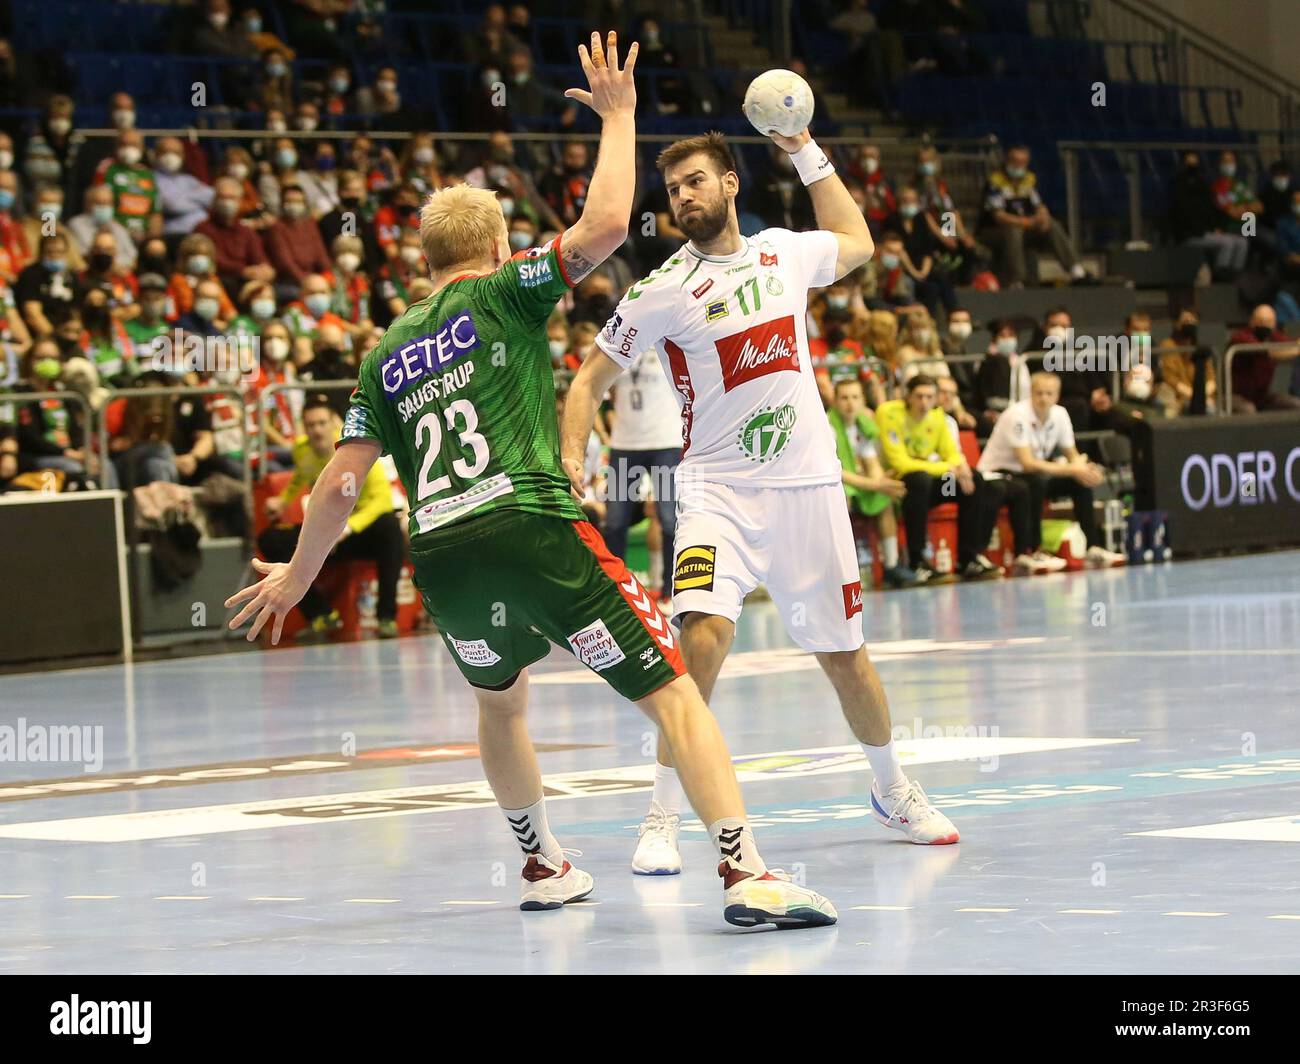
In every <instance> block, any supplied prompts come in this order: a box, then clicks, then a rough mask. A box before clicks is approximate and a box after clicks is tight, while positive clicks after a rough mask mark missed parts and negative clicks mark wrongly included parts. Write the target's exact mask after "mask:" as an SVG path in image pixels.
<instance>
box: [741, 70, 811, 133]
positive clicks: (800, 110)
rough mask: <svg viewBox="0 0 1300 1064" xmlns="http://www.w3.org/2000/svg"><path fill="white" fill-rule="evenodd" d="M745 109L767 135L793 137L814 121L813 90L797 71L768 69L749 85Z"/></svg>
mask: <svg viewBox="0 0 1300 1064" xmlns="http://www.w3.org/2000/svg"><path fill="white" fill-rule="evenodd" d="M741 110H742V111H744V112H745V117H746V118H748V119H749V121H750V124H751V125H752V126H753V127H754V128H755V129H757V130H758V131H759V132H760V133H762V134H763V135H764V136H769V135H770V134H772V133H779V134H781V136H783V137H793V136H794V135H795V134H796V133H802V132H803V131H804V130H805V129H807V128H808V123H809V122H811V121H812V114H813V94H812V89H811V88H810V87H809V85H808V82H806V81H804V79H803V78H801V77H800V76H799V75H798V74H796V73H795V72H794V71H793V70H767V71H764V72H763V73H762V74H759V75H758V77H756V78H755V79H754V80H753V81H751V82H750V83H749V88H748V89H746V90H745V103H744V106H742V107H741Z"/></svg>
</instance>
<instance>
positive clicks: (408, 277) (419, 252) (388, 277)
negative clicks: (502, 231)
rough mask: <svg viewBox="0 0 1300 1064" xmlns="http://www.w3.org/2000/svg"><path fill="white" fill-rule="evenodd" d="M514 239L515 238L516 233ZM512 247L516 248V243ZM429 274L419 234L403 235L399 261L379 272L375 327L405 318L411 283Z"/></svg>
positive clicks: (408, 233)
mask: <svg viewBox="0 0 1300 1064" xmlns="http://www.w3.org/2000/svg"><path fill="white" fill-rule="evenodd" d="M511 236H512V237H513V236H514V231H513V230H512V231H511ZM510 246H511V247H514V241H513V240H511V245H510ZM525 246H526V247H527V246H530V245H525ZM517 250H518V249H517ZM427 273H428V271H427V269H426V268H425V263H424V250H423V248H422V246H421V244H420V234H419V233H418V232H412V231H410V230H407V231H405V232H403V233H402V236H401V238H400V240H399V241H398V248H397V257H396V258H394V259H390V260H389V261H388V262H385V263H384V264H383V265H382V266H381V267H380V268H379V275H378V280H377V282H376V284H375V298H374V300H373V303H372V305H371V310H372V311H373V312H374V317H375V320H376V324H379V325H384V326H387V325H388V324H390V323H391V322H392V321H394V320H395V319H396V318H397V317H398V316H399V315H401V314H403V313H404V312H405V311H406V308H407V307H408V306H410V305H411V303H412V302H413V300H412V299H411V290H410V285H411V282H412V281H413V280H415V279H416V278H417V277H421V276H425V275H427Z"/></svg>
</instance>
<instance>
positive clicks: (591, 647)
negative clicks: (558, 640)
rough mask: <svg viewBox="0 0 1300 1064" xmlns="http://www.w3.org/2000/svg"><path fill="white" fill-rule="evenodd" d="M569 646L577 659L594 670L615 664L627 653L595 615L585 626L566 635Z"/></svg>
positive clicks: (600, 669)
mask: <svg viewBox="0 0 1300 1064" xmlns="http://www.w3.org/2000/svg"><path fill="white" fill-rule="evenodd" d="M568 639H569V646H571V647H572V648H573V653H574V655H575V656H576V657H577V659H578V660H579V661H580V662H582V663H583V664H584V665H586V666H587V668H589V669H594V670H595V671H596V672H601V671H602V670H604V669H608V668H609V667H610V666H611V665H617V664H618V663H619V662H620V661H623V660H624V658H626V656H627V655H625V654H624V653H623V648H622V647H620V646H619V645H618V643H617V642H616V641H615V639H614V636H613V635H612V634H611V633H610V630H609V629H608V628H606V627H605V622H604V621H602V620H601V619H600V618H599V617H597V618H596V619H595V620H594V621H592V622H591V624H589V625H587V627H586V628H581V629H579V630H578V631H576V632H574V633H573V635H571V636H569V637H568Z"/></svg>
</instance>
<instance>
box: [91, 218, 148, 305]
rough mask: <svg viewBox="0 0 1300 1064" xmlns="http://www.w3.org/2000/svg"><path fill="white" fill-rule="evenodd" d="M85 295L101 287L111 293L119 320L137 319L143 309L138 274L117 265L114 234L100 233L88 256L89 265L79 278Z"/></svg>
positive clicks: (107, 293)
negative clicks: (140, 302) (140, 301)
mask: <svg viewBox="0 0 1300 1064" xmlns="http://www.w3.org/2000/svg"><path fill="white" fill-rule="evenodd" d="M77 284H78V286H79V289H80V291H81V292H82V293H83V294H84V293H86V292H89V291H91V290H92V289H100V290H101V291H103V292H104V294H105V295H106V296H108V305H109V309H110V310H111V311H112V314H113V318H114V320H116V321H126V320H127V319H129V318H134V317H135V316H136V315H137V314H138V313H139V312H140V305H139V302H138V299H139V294H140V289H139V286H138V285H137V283H136V279H135V274H133V273H132V272H131V271H130V270H124V269H122V268H121V267H120V266H118V264H117V246H116V245H115V244H114V242H113V234H112V233H96V234H95V239H94V241H93V242H92V243H91V245H90V254H89V255H88V256H86V268H85V270H83V271H82V272H81V274H80V275H79V276H78V278H77Z"/></svg>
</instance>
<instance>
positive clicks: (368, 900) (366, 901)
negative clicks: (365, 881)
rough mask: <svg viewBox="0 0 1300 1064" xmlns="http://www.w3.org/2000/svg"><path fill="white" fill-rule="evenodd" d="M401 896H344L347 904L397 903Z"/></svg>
mask: <svg viewBox="0 0 1300 1064" xmlns="http://www.w3.org/2000/svg"><path fill="white" fill-rule="evenodd" d="M401 900H402V899H401V898H344V899H343V904H345V905H395V904H396V903H397V902H399V901H401Z"/></svg>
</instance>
